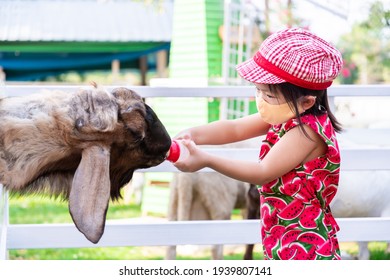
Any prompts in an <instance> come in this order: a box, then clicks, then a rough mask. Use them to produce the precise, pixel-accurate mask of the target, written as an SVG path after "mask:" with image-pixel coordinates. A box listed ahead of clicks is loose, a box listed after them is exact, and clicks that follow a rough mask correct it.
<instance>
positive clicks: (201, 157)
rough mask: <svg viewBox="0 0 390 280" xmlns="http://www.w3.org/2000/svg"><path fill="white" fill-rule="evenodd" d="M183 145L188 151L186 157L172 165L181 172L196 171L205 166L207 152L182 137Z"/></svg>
mask: <svg viewBox="0 0 390 280" xmlns="http://www.w3.org/2000/svg"><path fill="white" fill-rule="evenodd" d="M182 143H183V145H185V146H186V147H187V149H188V151H189V153H190V155H189V156H188V158H186V159H185V160H183V161H180V162H176V163H174V166H175V167H176V168H177V169H179V170H180V171H182V172H196V171H198V170H200V169H202V168H204V167H206V166H207V156H208V154H207V153H206V152H204V151H203V150H201V149H199V148H198V147H197V146H196V144H195V143H194V142H193V141H191V140H189V139H183V140H182Z"/></svg>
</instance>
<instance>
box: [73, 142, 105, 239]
mask: <svg viewBox="0 0 390 280" xmlns="http://www.w3.org/2000/svg"><path fill="white" fill-rule="evenodd" d="M109 169H110V149H109V147H104V146H92V147H89V148H86V149H84V150H83V152H82V157H81V162H80V165H79V166H78V168H77V170H76V173H75V175H74V178H73V183H72V188H71V190H70V194H69V212H70V214H71V216H72V219H73V221H74V223H75V225H76V227H77V228H78V230H79V231H81V232H82V233H83V234H84V235H85V237H86V238H87V239H88V240H89V241H91V242H93V243H97V242H98V241H99V240H100V238H101V237H102V235H103V232H104V226H105V221H106V213H107V208H108V202H109V199H110V175H109Z"/></svg>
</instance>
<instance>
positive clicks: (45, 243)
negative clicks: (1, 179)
mask: <svg viewBox="0 0 390 280" xmlns="http://www.w3.org/2000/svg"><path fill="white" fill-rule="evenodd" d="M76 88H79V86H45V87H43V86H7V87H6V93H7V94H8V95H9V96H19V95H24V94H30V93H32V92H36V91H40V90H44V89H45V90H46V89H48V90H63V91H72V90H75V89H76ZM111 88H114V87H107V89H109V90H110V89H111ZM129 88H132V89H134V90H135V91H137V92H138V93H139V94H141V95H142V96H143V97H194V96H195V97H249V96H253V92H254V90H253V88H252V87H247V86H245V87H199V88H173V87H169V88H168V87H132V86H129ZM329 95H330V97H336V96H349V97H353V96H390V86H382V85H371V86H333V87H331V88H330V89H329ZM341 121H342V120H341ZM210 152H212V153H217V154H220V155H224V156H228V157H230V158H241V159H252V158H253V157H254V155H256V154H257V153H258V150H256V151H253V150H252V149H239V150H237V149H210ZM341 152H342V158H343V164H342V172H343V171H348V170H355V171H356V170H389V171H390V148H354V149H348V148H343V147H341ZM253 159H254V160H256V158H253ZM139 171H143V172H177V170H176V169H175V168H174V167H173V165H172V164H170V163H168V162H164V163H162V164H161V165H159V166H157V167H154V168H151V169H147V170H139ZM208 171H210V170H207V169H205V170H201V172H208ZM362 195H363V194H362ZM7 202H8V198H7V194H6V193H5V192H4V190H2V188H1V185H0V241H1V244H0V259H5V258H6V257H7V251H8V250H10V249H31V248H72V247H74V248H75V247H76V248H80V247H117V246H165V245H184V244H193V245H211V244H253V243H260V242H261V240H260V236H259V233H260V223H259V221H257V220H240V221H188V222H155V223H125V224H123V223H115V221H107V224H106V228H105V233H104V235H103V237H102V239H101V240H100V242H99V243H98V244H96V245H95V244H92V243H90V242H89V241H87V240H86V239H85V238H84V236H83V235H82V234H81V233H80V232H79V231H78V230H77V229H76V228H75V226H74V225H73V224H28V225H27V224H26V225H13V224H9V223H8V203H7ZM389 203H390V202H389ZM337 221H338V223H339V225H340V227H341V231H340V233H339V235H338V236H339V239H340V241H342V242H344V241H390V218H339V219H337Z"/></svg>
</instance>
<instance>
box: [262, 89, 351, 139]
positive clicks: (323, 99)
mask: <svg viewBox="0 0 390 280" xmlns="http://www.w3.org/2000/svg"><path fill="white" fill-rule="evenodd" d="M269 89H270V91H271V92H280V93H281V94H282V95H283V97H284V99H285V100H286V101H287V103H288V104H289V105H290V107H291V109H292V110H293V112H295V114H296V117H297V119H298V123H299V125H300V127H301V128H302V129H303V124H302V121H301V116H304V115H306V114H312V115H314V116H320V115H323V114H325V113H327V114H328V116H329V119H330V121H331V123H332V125H333V128H334V130H335V131H336V132H339V133H340V132H341V131H342V130H343V129H342V126H341V124H340V122H339V121H338V120H337V119H336V117H335V116H334V115H333V113H332V112H331V110H330V106H329V101H328V93H327V90H326V89H323V90H313V89H308V88H303V87H300V86H296V85H293V84H291V83H287V82H286V83H281V84H270V85H269ZM303 96H315V97H316V101H315V103H314V105H313V106H312V107H311V108H309V109H308V110H306V111H305V112H304V113H302V114H299V112H298V103H297V100H298V99H299V98H300V97H303ZM303 132H304V133H305V135H306V136H308V135H307V133H306V131H305V130H304V129H303Z"/></svg>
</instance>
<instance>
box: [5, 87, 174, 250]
mask: <svg viewBox="0 0 390 280" xmlns="http://www.w3.org/2000/svg"><path fill="white" fill-rule="evenodd" d="M0 123H1V125H0V183H1V184H3V186H4V187H5V189H7V190H9V191H10V192H11V194H14V193H18V194H20V195H23V194H26V193H39V192H48V193H49V194H51V195H53V196H61V197H63V198H64V199H67V200H68V201H69V212H70V215H71V217H72V219H73V221H74V224H75V225H76V227H77V228H78V230H79V231H80V232H82V233H83V234H84V235H85V237H86V238H87V239H88V240H89V241H91V242H93V243H97V242H98V241H99V240H100V238H101V236H102V235H103V232H104V226H105V219H106V212H107V208H108V204H109V200H110V197H111V199H113V200H116V199H119V198H120V197H121V195H120V189H121V187H122V186H124V185H125V184H126V183H127V182H129V181H130V179H131V178H132V175H133V172H134V170H136V169H139V168H148V167H152V166H155V165H158V164H160V163H161V162H162V161H164V159H165V156H166V153H167V151H168V150H169V147H170V144H171V140H170V137H169V135H168V133H167V131H166V129H165V127H164V125H163V124H162V123H161V122H160V120H159V119H158V117H157V115H156V114H155V113H154V111H153V110H152V109H151V108H150V107H149V106H148V105H146V104H145V103H144V102H143V100H142V98H141V97H140V96H139V95H138V94H137V93H135V92H134V91H132V90H130V89H126V88H117V89H114V90H113V91H112V92H111V93H110V92H107V91H105V90H103V89H99V88H96V87H94V88H91V89H80V90H78V91H77V92H74V93H64V92H56V91H53V92H47V93H37V94H32V95H29V96H24V97H8V98H2V99H0Z"/></svg>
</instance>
